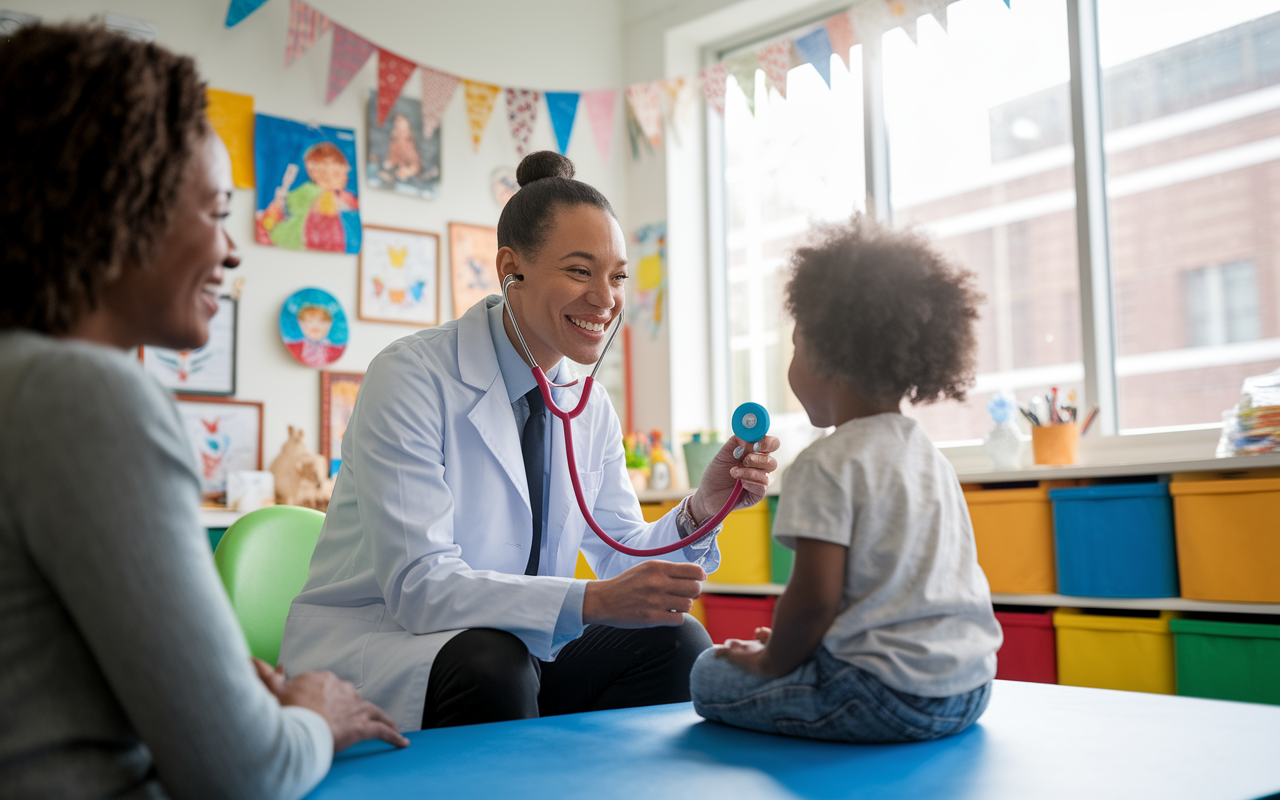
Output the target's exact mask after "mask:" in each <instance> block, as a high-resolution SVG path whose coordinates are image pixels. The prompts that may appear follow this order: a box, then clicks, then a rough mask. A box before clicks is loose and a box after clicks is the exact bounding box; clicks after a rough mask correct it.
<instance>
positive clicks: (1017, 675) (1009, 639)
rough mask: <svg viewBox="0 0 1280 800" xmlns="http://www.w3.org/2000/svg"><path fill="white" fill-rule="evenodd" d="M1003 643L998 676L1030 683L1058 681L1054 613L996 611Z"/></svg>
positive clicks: (998, 662)
mask: <svg viewBox="0 0 1280 800" xmlns="http://www.w3.org/2000/svg"><path fill="white" fill-rule="evenodd" d="M996 621H997V622H999V623H1000V627H1002V628H1004V644H1003V645H1001V647H1000V652H999V653H998V654H997V655H996V677H997V678H999V679H1001V680H1006V681H1028V682H1030V683H1057V682H1058V648H1057V645H1056V644H1055V642H1054V634H1053V614H1051V613H1048V611H1046V612H1044V613H1040V614H1035V613H1018V612H1014V611H997V612H996Z"/></svg>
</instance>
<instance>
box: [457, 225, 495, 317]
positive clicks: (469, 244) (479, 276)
mask: <svg viewBox="0 0 1280 800" xmlns="http://www.w3.org/2000/svg"><path fill="white" fill-rule="evenodd" d="M497 260H498V229H497V228H486V227H484V226H482V225H467V224H464V223H461V222H450V223H449V275H450V277H451V278H452V279H453V315H454V316H455V317H460V316H462V315H463V314H464V313H466V310H467V309H468V308H471V307H472V306H473V305H475V304H476V303H477V302H478V301H480V300H483V299H484V298H486V297H488V296H489V295H491V294H502V287H501V285H500V284H499V283H498V268H497Z"/></svg>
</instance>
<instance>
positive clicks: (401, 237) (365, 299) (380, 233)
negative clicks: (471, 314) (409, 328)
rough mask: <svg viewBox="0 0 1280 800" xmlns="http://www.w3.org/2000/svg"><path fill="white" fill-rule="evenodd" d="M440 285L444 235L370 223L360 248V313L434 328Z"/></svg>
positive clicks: (368, 316) (375, 317) (380, 320)
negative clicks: (441, 243) (441, 238)
mask: <svg viewBox="0 0 1280 800" xmlns="http://www.w3.org/2000/svg"><path fill="white" fill-rule="evenodd" d="M439 287H440V237H439V236H437V235H435V234H434V233H426V232H423V231H409V230H402V229H400V228H384V227H381V226H379V225H366V226H365V228H364V248H363V249H362V250H361V251H360V302H359V306H358V310H357V315H358V316H359V317H360V319H367V320H371V321H374V322H401V323H405V324H408V325H418V326H420V327H423V328H429V327H431V326H432V325H435V324H436V321H437V319H436V316H437V315H436V309H437V307H438V299H439V295H440V290H439Z"/></svg>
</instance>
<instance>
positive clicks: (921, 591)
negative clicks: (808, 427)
mask: <svg viewBox="0 0 1280 800" xmlns="http://www.w3.org/2000/svg"><path fill="white" fill-rule="evenodd" d="M773 533H774V536H775V537H776V538H777V539H778V541H779V542H780V543H782V544H783V545H784V546H785V547H789V548H791V549H792V550H794V549H795V540H796V538H797V537H804V538H807V539H818V540H820V541H824V542H835V543H836V544H842V545H845V546H846V547H848V548H849V562H848V568H847V570H846V572H845V584H844V595H843V597H841V600H840V611H839V613H838V614H837V615H836V618H835V621H834V622H833V623H832V624H831V628H830V629H829V630H828V631H827V634H826V636H825V637H824V638H823V640H822V643H823V644H824V645H826V647H827V649H828V650H830V651H831V653H832V655H834V656H836V657H837V658H839V659H842V660H844V661H847V662H849V663H850V664H853V665H855V666H858V667H861V668H862V669H865V670H867V671H868V672H870V673H872V674H873V675H875V676H876V677H877V678H879V679H880V680H881V681H882V682H883V683H885V684H887V685H888V686H890V687H892V688H894V689H897V690H898V691H901V692H907V693H909V694H914V695H920V696H923V697H949V696H951V695H956V694H962V693H964V692H968V691H972V690H973V689H976V688H978V687H980V686H982V685H983V684H985V683H986V682H988V681H990V680H991V679H992V678H994V677H995V672H996V651H997V650H998V649H999V648H1000V642H1001V639H1002V634H1001V631H1000V625H999V624H998V623H997V622H996V619H995V613H994V612H993V611H992V608H991V590H990V587H988V585H987V578H986V576H985V575H983V574H982V569H981V568H980V567H979V566H978V559H977V552H976V549H975V547H974V543H973V527H972V526H971V525H970V523H969V510H968V508H967V507H966V506H965V502H964V495H963V493H962V492H961V491H960V483H959V481H958V480H957V479H956V474H955V470H953V469H952V468H951V465H950V464H949V463H947V461H946V459H944V458H943V457H942V454H941V453H939V452H938V449H937V448H936V447H934V446H933V443H932V442H930V441H929V438H928V437H927V436H925V433H924V431H923V430H922V429H921V428H920V425H919V424H918V423H916V421H915V420H913V419H911V418H909V417H904V416H902V415H901V414H893V413H890V414H877V415H875V416H872V417H862V418H859V419H854V420H850V421H849V422H846V423H845V424H843V425H841V426H840V427H839V428H836V430H835V432H834V433H832V434H831V435H830V436H827V437H826V438H823V439H819V440H818V441H816V442H814V443H813V444H812V445H810V446H809V447H808V448H806V449H805V451H804V452H802V453H801V454H800V456H799V457H798V458H797V459H796V460H795V462H794V463H793V464H792V465H791V466H790V467H789V468H788V469H787V471H786V474H785V476H784V478H783V484H782V496H781V497H780V498H779V501H778V514H777V518H776V519H775V520H774V524H773Z"/></svg>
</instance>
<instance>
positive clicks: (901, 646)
mask: <svg viewBox="0 0 1280 800" xmlns="http://www.w3.org/2000/svg"><path fill="white" fill-rule="evenodd" d="M971 281H972V276H971V275H970V274H969V273H966V272H962V271H960V270H957V269H955V268H954V267H952V266H951V265H950V264H949V263H947V261H946V260H945V259H943V257H942V256H941V255H939V254H938V253H937V251H935V250H934V249H933V248H932V247H930V246H929V244H928V243H927V242H926V241H925V239H924V238H923V237H922V236H920V235H919V234H914V233H903V232H896V231H891V230H889V229H887V228H885V227H882V226H880V225H879V224H877V223H876V222H874V221H872V220H870V219H867V218H866V217H863V216H860V215H859V216H855V217H854V218H853V220H852V221H851V222H850V223H848V224H845V225H840V226H831V227H826V228H824V229H822V230H821V231H820V235H819V238H818V240H817V241H816V243H815V244H813V245H812V246H809V247H802V248H800V249H799V250H797V251H796V253H795V255H794V256H793V258H792V275H791V280H790V283H789V284H788V285H787V299H786V307H787V310H788V311H789V312H790V314H791V315H792V316H793V317H794V318H795V321H796V327H795V334H794V341H795V356H794V358H793V359H792V361H791V368H790V371H789V373H788V378H789V380H790V383H791V388H792V390H793V391H794V392H795V395H796V397H797V398H798V399H799V400H800V402H801V404H802V405H803V406H804V409H805V411H806V412H807V413H808V414H809V419H810V421H811V422H812V423H813V424H814V425H815V426H817V427H820V428H825V427H828V426H833V425H834V426H836V430H835V432H834V433H832V434H831V435H830V436H827V437H826V438H824V439H820V440H818V441H817V442H815V443H814V444H812V445H810V446H809V447H808V448H807V449H806V450H805V451H804V452H802V453H801V454H800V455H799V457H797V458H796V460H795V462H794V463H793V464H792V465H791V467H790V468H789V469H788V470H787V472H786V475H785V477H784V480H783V487H782V488H783V491H782V496H781V498H780V500H779V503H778V513H777V517H776V519H775V521H774V525H773V531H774V536H776V537H777V538H778V541H779V542H781V543H782V544H783V545H785V546H787V547H789V548H792V549H794V550H795V552H796V555H795V566H794V569H793V571H792V574H791V580H790V582H789V583H788V584H787V588H786V591H785V592H784V593H783V594H782V596H781V597H780V598H779V599H778V604H777V607H776V609H775V611H774V618H773V624H774V627H773V628H772V629H770V628H760V629H758V630H757V631H756V638H755V640H754V641H739V640H729V641H728V642H726V643H725V644H724V645H723V646H721V647H716V648H713V649H711V650H708V651H706V652H704V653H703V654H702V655H701V656H700V657H699V658H698V661H697V663H696V664H695V665H694V668H693V673H692V675H691V677H690V684H691V686H690V688H691V692H692V695H693V703H694V708H695V709H697V711H698V713H699V714H701V715H702V716H704V717H706V718H707V719H711V720H716V721H718V722H723V723H726V724H729V725H736V726H738V727H742V728H751V729H753V730H759V731H766V732H769V733H783V734H787V735H791V736H803V737H806V738H810V739H826V740H830V741H840V742H908V741H921V740H926V739H935V738H938V737H941V736H948V735H951V734H954V733H958V732H960V731H962V730H964V729H965V728H967V727H968V726H969V725H971V724H973V722H974V721H975V720H977V719H978V717H979V716H981V714H982V712H983V711H984V710H985V709H986V706H987V699H988V697H989V695H990V691H991V679H992V678H993V677H994V676H995V671H996V655H995V654H996V650H998V649H999V647H1000V642H1001V632H1000V626H999V625H998V624H997V623H996V620H995V615H994V613H993V612H992V608H991V594H990V589H989V588H988V586H987V581H986V578H985V576H983V574H982V570H981V569H980V568H979V567H978V562H977V558H976V556H975V549H974V543H973V529H972V527H971V526H970V524H969V515H968V511H967V509H966V507H965V503H964V497H963V495H962V494H961V491H960V485H959V483H958V481H957V480H956V475H955V472H954V470H952V468H951V466H950V464H948V463H947V461H946V460H945V459H944V458H943V457H942V454H941V453H939V452H938V450H937V448H935V447H934V446H933V444H932V443H931V442H930V441H929V439H928V437H927V436H926V435H925V433H924V431H923V430H922V429H921V427H920V425H919V424H918V423H917V422H916V421H915V420H912V419H911V418H909V417H905V416H903V415H902V414H901V413H900V412H899V410H898V407H899V405H900V403H901V402H902V400H903V399H904V398H905V399H907V400H909V401H910V402H911V403H912V404H913V405H915V404H919V403H929V402H933V401H935V400H938V399H940V398H943V397H947V398H953V399H957V400H960V399H963V398H964V394H965V388H966V385H967V384H968V382H969V381H970V379H971V376H972V373H973V369H974V321H975V320H976V318H977V316H978V314H977V310H976V306H977V304H978V303H979V302H980V300H981V296H980V295H979V294H977V292H975V291H974V289H973V288H972V283H971Z"/></svg>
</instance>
